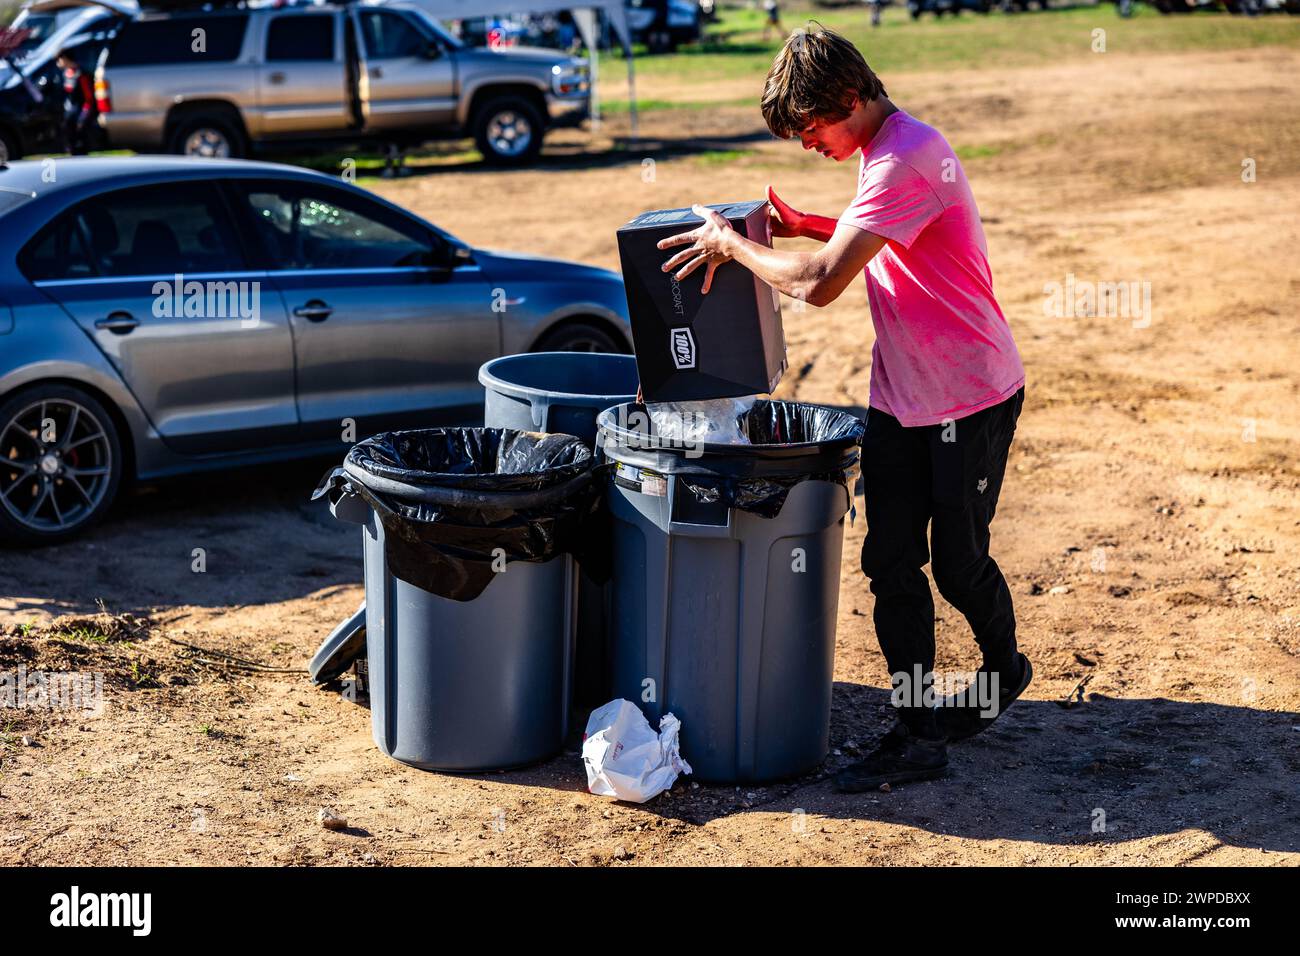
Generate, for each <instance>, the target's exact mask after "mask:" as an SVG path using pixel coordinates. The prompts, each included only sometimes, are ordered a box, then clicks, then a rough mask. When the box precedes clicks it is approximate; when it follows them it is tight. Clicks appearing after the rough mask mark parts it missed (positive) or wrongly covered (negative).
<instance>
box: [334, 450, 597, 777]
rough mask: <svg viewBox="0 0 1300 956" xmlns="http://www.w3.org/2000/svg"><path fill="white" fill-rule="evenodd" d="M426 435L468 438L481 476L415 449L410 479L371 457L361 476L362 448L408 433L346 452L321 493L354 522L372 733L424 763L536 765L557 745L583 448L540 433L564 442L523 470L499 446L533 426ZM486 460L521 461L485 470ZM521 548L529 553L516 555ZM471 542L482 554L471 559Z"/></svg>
mask: <svg viewBox="0 0 1300 956" xmlns="http://www.w3.org/2000/svg"><path fill="white" fill-rule="evenodd" d="M425 432H426V433H429V434H435V433H453V432H455V433H460V434H461V435H463V436H467V437H465V438H464V447H465V450H466V452H467V453H469V454H475V453H480V452H481V453H482V454H483V455H484V457H485V459H486V460H487V465H486V470H487V471H488V472H489V473H487V474H484V473H483V470H484V466H483V463H482V462H479V463H478V467H479V468H480V470H479V471H478V473H475V471H474V468H475V465H473V464H467V463H466V462H464V461H461V462H455V461H453V462H447V461H445V460H436V459H435V460H430V458H429V456H427V455H423V454H421V455H412V457H413V458H415V459H416V460H418V461H419V462H420V463H421V464H422V465H423V467H424V468H426V469H428V474H427V479H428V480H427V481H423V482H421V483H420V484H419V485H415V484H411V483H409V482H408V481H404V480H402V479H400V478H393V477H391V476H390V475H386V474H384V473H383V470H382V468H379V467H372V469H371V470H366V467H365V466H364V465H360V464H359V462H364V461H365V460H366V453H365V449H366V446H367V445H369V444H370V443H374V442H380V443H383V442H385V441H387V446H386V447H388V448H389V449H392V448H395V447H399V446H398V444H397V441H396V440H395V439H397V438H400V437H401V436H403V435H413V434H417V433H387V434H385V435H378V436H375V438H372V439H368V440H367V441H366V442H361V443H359V444H358V445H356V446H354V447H353V449H352V451H351V452H349V454H348V457H347V460H346V461H345V462H344V465H343V467H342V468H340V469H335V471H334V472H333V473H332V474H331V475H330V476H328V477H327V479H326V481H325V482H324V483H323V484H322V486H321V488H319V489H318V490H317V496H321V495H328V497H329V502H330V510H331V512H332V513H333V514H334V516H335V517H336V518H338V519H339V520H341V521H346V522H351V523H354V524H358V525H360V526H361V527H362V531H363V542H364V544H363V553H364V558H365V587H366V604H365V635H366V636H365V641H366V655H367V657H368V669H369V675H368V676H369V680H368V685H369V686H368V689H369V693H370V711H371V727H372V732H373V735H374V740H375V743H376V745H378V747H379V749H380V750H382V751H383V752H384V753H385V754H387V755H389V756H390V757H393V758H395V759H397V760H400V761H402V762H403V763H408V764H411V765H413V766H416V767H421V768H423V769H426V770H449V771H462V772H464V771H479V770H502V769H507V768H510V767H517V766H521V765H524V764H529V763H534V762H536V761H539V760H544V759H546V758H547V757H550V756H552V755H553V754H555V753H556V752H558V751H559V750H560V749H561V747H562V746H563V743H564V738H565V735H566V733H567V731H568V724H569V706H570V697H571V686H570V684H571V674H572V657H573V642H574V635H575V620H574V613H573V609H574V601H575V589H576V585H577V571H576V567H575V562H574V557H573V553H572V549H573V547H574V546H575V543H576V542H577V540H578V538H579V537H580V535H581V532H582V525H583V522H584V521H585V520H586V516H587V515H590V514H591V513H592V512H594V510H595V507H596V499H595V497H594V496H595V495H596V494H597V493H598V489H596V488H595V486H594V484H593V480H592V478H593V473H592V470H591V468H592V458H591V454H590V452H589V451H588V449H587V448H586V447H585V446H583V445H582V444H581V443H580V442H578V441H577V439H574V438H570V437H568V436H549V437H548V438H547V439H546V440H545V442H546V444H547V447H549V448H550V449H552V450H554V449H559V450H560V452H561V454H559V455H553V456H551V457H552V461H553V462H558V463H557V464H555V466H554V467H551V466H550V465H548V466H547V467H546V469H545V470H543V469H539V471H538V474H532V473H521V471H520V470H519V469H521V468H523V467H524V466H521V465H520V460H522V459H521V458H518V457H517V460H516V461H515V462H514V463H513V465H511V464H508V463H506V461H505V459H506V458H507V445H508V443H510V442H512V441H514V440H516V439H526V440H530V441H536V439H537V436H528V435H523V436H520V433H518V432H515V431H513V430H511V429H427V430H425ZM493 433H495V434H497V435H499V436H501V437H500V452H499V454H500V460H496V458H495V456H496V454H497V451H496V449H495V447H494V446H493V445H492V442H490V441H489V440H488V438H490V437H491V435H492V434H493ZM485 435H486V436H488V437H487V438H485V437H484V436H485ZM520 444H521V442H519V441H516V442H515V446H516V447H518V446H519V445H520ZM538 444H539V445H540V444H541V443H538ZM566 446H567V447H566ZM359 451H360V453H359ZM374 457H378V456H372V458H374ZM493 466H496V467H499V468H503V469H504V468H514V469H516V470H515V471H514V472H513V473H511V474H509V475H506V474H502V475H494V474H491V473H490V470H491V468H492V467H493ZM439 469H446V472H445V473H443V472H440V471H439ZM453 469H458V470H457V471H455V472H454V473H453ZM376 472H379V473H376ZM552 472H553V473H554V477H553V478H552V477H549V476H550V475H551V473H552ZM494 478H501V479H510V480H512V481H513V479H519V481H517V482H514V483H515V484H516V486H517V485H518V484H521V483H526V482H527V480H528V479H533V478H537V479H539V480H538V481H535V482H532V484H533V487H528V488H519V487H515V488H512V489H510V490H503V491H492V490H484V489H490V486H491V483H492V481H493V479H494ZM440 481H445V482H446V483H447V484H450V485H459V487H439V486H438V485H439V482H440ZM498 537H499V539H500V545H501V547H502V548H503V553H504V554H505V555H507V556H508V557H507V559H506V560H505V563H504V570H501V569H500V567H493V566H492V562H491V553H492V550H493V548H494V542H495V541H496V540H497V538H498ZM395 539H396V540H395ZM521 549H522V550H523V551H531V552H532V553H535V555H536V557H537V560H531V559H529V558H527V557H518V556H517V553H518V552H520V551H521ZM476 552H482V553H483V555H485V556H487V557H488V558H489V560H488V561H487V562H480V561H478V560H477V555H476ZM426 555H427V559H428V561H427V566H426V565H425V563H424V558H425V557H426ZM431 569H432V570H431ZM412 577H413V578H415V579H416V580H415V581H412V580H409V579H408V578H412ZM435 591H441V592H444V593H434V592H435Z"/></svg>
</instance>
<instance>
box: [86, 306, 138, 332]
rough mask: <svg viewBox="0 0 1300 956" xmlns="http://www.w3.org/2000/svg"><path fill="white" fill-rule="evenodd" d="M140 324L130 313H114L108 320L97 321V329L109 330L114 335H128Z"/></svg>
mask: <svg viewBox="0 0 1300 956" xmlns="http://www.w3.org/2000/svg"><path fill="white" fill-rule="evenodd" d="M139 324H140V320H139V319H137V318H136V317H135V316H133V315H132V314H131V313H130V312H113V313H110V314H109V315H108V316H107V317H106V318H103V319H96V320H95V328H97V329H107V330H108V331H110V332H112V333H113V334H114V335H126V334H127V333H128V332H130V331H131V330H132V329H134V328H135V327H136V326H137V325H139Z"/></svg>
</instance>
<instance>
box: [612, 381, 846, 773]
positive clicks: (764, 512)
mask: <svg viewBox="0 0 1300 956" xmlns="http://www.w3.org/2000/svg"><path fill="white" fill-rule="evenodd" d="M643 411H644V410H643V406H638V405H624V406H619V407H618V408H613V409H609V410H608V411H606V412H604V413H602V415H601V417H600V436H599V439H598V445H599V449H600V454H601V455H602V456H603V457H604V458H606V459H608V461H609V462H610V464H611V465H612V469H611V471H610V474H609V478H608V482H609V483H608V486H607V499H608V507H609V511H610V514H611V518H612V525H613V531H612V539H613V540H612V548H613V562H612V575H613V585H612V587H613V598H612V603H611V620H610V627H611V637H610V640H611V646H612V658H613V664H612V669H613V678H612V679H613V696H614V697H623V698H626V699H627V700H631V701H634V702H638V703H639V704H640V706H641V707H642V709H643V710H644V712H645V714H646V717H647V718H649V720H650V722H651V725H652V726H658V721H659V718H660V716H662V715H663V714H664V713H666V712H669V711H671V712H672V713H673V714H675V715H676V716H677V717H678V718H680V719H681V722H682V736H681V741H682V756H684V757H685V758H686V760H688V761H689V762H690V764H691V766H692V767H693V768H694V770H695V774H696V776H697V777H699V778H700V779H701V780H704V781H710V782H716V783H758V782H762V781H767V780H775V779H780V778H783V777H790V776H794V775H796V774H799V773H803V772H806V771H808V770H810V769H812V768H813V767H815V766H817V765H818V764H819V763H821V761H822V760H824V759H825V757H826V753H827V748H828V739H829V733H830V708H831V685H832V672H833V668H834V657H835V623H836V613H837V609H838V605H839V585H840V558H841V554H842V550H843V536H844V514H845V512H847V511H848V510H849V509H850V508H851V507H852V488H853V483H854V481H855V479H856V475H857V473H858V466H859V455H860V443H861V440H862V432H863V425H862V422H861V420H860V419H858V418H856V417H855V416H853V415H851V414H849V413H847V412H842V411H838V410H835V409H830V408H823V407H819V406H814V405H805V404H798V403H792V402H776V401H758V402H756V403H755V404H754V407H753V409H752V410H751V411H750V412H749V414H748V416H746V418H745V419H744V420H743V421H744V426H745V432H746V434H747V435H748V436H749V438H750V440H751V441H752V442H754V444H751V445H729V444H702V445H699V446H697V447H696V448H694V449H686V448H683V447H680V446H678V447H671V446H669V445H667V444H666V443H665V442H663V441H661V440H660V439H659V438H658V437H657V436H656V435H655V433H654V429H653V426H652V425H651V423H650V421H649V419H648V418H647V417H646V416H645V415H644V414H640V416H639V417H638V413H639V412H640V413H643Z"/></svg>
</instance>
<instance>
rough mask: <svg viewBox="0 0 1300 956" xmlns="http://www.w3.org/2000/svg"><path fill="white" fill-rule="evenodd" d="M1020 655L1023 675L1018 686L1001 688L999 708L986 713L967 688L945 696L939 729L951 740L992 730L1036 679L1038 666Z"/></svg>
mask: <svg viewBox="0 0 1300 956" xmlns="http://www.w3.org/2000/svg"><path fill="white" fill-rule="evenodd" d="M1016 656H1017V657H1018V658H1019V659H1020V679H1019V680H1018V681H1016V685H1015V686H1014V687H1006V688H999V689H998V708H997V711H996V712H995V713H994V714H992V715H991V716H986V715H985V714H984V713H983V712H982V711H981V709H980V707H979V705H978V704H977V703H974V702H973V701H970V700H968V698H967V693H968V692H967V691H962V692H961V693H959V694H954V695H953V696H951V697H945V698H944V701H943V705H942V706H941V707H938V708H937V709H936V710H935V717H936V719H937V720H938V722H939V730H940V731H942V732H943V733H944V734H945V735H947V737H948V739H949V740H951V741H957V740H967V739H969V738H971V737H974V736H975V735H976V734H979V733H983V732H984V731H985V730H988V728H989V727H991V726H993V721H995V720H997V719H998V718H999V717H1001V716H1002V715H1003V714H1004V713H1006V710H1007V708H1008V707H1010V706H1011V705H1012V704H1014V703H1015V702H1016V701H1017V700H1018V699H1019V698H1020V695H1021V694H1023V693H1024V692H1025V688H1026V687H1028V686H1029V682H1030V681H1031V680H1033V679H1034V668H1033V665H1032V664H1030V663H1029V658H1027V657H1026V656H1025V655H1024V654H1017V655H1016Z"/></svg>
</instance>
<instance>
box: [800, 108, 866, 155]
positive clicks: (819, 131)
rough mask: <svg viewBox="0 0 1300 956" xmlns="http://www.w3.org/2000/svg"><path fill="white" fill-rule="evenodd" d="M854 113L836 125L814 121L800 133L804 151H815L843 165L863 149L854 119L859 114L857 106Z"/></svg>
mask: <svg viewBox="0 0 1300 956" xmlns="http://www.w3.org/2000/svg"><path fill="white" fill-rule="evenodd" d="M854 106H855V109H854V110H853V112H850V113H849V115H848V116H846V117H845V118H844V119H842V120H840V121H839V122H836V123H830V122H827V121H826V120H823V119H816V120H813V121H812V123H811V124H809V125H808V126H807V127H806V128H805V129H802V130H800V131H799V142H800V143H801V144H802V145H803V148H804V149H815V150H816V151H817V152H819V153H821V154H822V155H823V156H825V157H826V158H827V159H833V160H835V162H837V163H842V162H843V161H844V160H846V159H848V158H849V157H850V156H852V155H853V154H854V153H856V152H857V151H858V149H859V148H861V146H862V144H861V143H860V142H858V135H857V127H856V124H855V123H854V117H855V115H856V113H857V110H856V106H857V104H856V103H855V104H854Z"/></svg>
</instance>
